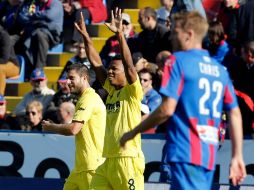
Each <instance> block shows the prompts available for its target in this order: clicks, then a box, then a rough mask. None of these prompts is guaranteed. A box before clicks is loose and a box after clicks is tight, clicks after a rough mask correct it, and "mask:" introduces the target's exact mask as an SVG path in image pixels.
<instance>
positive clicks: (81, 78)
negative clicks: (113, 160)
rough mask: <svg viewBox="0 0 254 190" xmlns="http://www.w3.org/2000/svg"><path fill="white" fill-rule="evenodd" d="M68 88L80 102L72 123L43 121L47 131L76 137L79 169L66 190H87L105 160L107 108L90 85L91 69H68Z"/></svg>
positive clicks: (76, 168)
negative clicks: (89, 70) (103, 155)
mask: <svg viewBox="0 0 254 190" xmlns="http://www.w3.org/2000/svg"><path fill="white" fill-rule="evenodd" d="M68 85H69V87H70V90H71V93H74V94H76V95H77V96H78V97H79V99H78V102H77V104H76V107H75V114H74V118H73V120H72V122H71V123H70V124H54V123H50V122H49V121H42V126H43V130H44V131H50V132H55V133H59V134H62V135H75V144H76V153H75V166H74V169H73V170H72V172H71V174H70V176H69V177H68V178H67V180H66V182H65V184H64V190H87V189H88V188H89V185H90V182H91V179H92V177H93V176H94V174H95V170H96V169H97V167H98V166H99V165H101V164H102V163H103V161H104V160H105V159H104V158H102V150H103V144H104V134H105V126H106V108H105V105H104V103H103V101H102V100H101V98H100V97H99V95H98V94H96V93H95V91H94V89H92V88H91V87H90V85H89V74H88V68H87V67H86V66H85V65H82V64H74V65H71V66H70V67H69V68H68Z"/></svg>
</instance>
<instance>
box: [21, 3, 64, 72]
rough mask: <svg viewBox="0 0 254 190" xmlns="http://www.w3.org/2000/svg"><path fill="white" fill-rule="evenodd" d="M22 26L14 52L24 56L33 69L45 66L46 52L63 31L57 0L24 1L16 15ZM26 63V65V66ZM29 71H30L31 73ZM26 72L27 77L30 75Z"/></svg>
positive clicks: (60, 9) (60, 6)
mask: <svg viewBox="0 0 254 190" xmlns="http://www.w3.org/2000/svg"><path fill="white" fill-rule="evenodd" d="M18 21H19V23H20V24H21V25H22V26H23V29H22V32H21V34H20V38H19V39H18V41H17V43H16V48H17V49H16V51H17V52H18V53H22V54H24V55H26V57H27V58H28V59H27V62H28V61H29V63H30V64H31V65H32V66H30V67H26V68H28V69H29V68H31V69H32V70H33V69H34V68H43V67H44V66H45V65H46V59H47V53H48V50H49V49H50V48H51V47H53V46H55V45H57V44H59V43H60V41H61V33H62V30H63V7H62V4H61V2H60V1H59V0H33V1H30V0H25V1H24V3H23V4H22V6H21V10H20V12H19V15H18ZM27 62H26V64H28V63H27ZM32 70H31V71H32ZM31 71H30V70H28V71H27V72H26V73H27V74H28V76H29V75H30V73H31Z"/></svg>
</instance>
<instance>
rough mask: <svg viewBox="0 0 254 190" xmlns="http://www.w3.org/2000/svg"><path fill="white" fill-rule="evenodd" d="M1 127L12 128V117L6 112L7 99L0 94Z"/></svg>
mask: <svg viewBox="0 0 254 190" xmlns="http://www.w3.org/2000/svg"><path fill="white" fill-rule="evenodd" d="M0 129H11V117H9V115H8V114H7V113H6V100H5V98H4V96H3V95H0Z"/></svg>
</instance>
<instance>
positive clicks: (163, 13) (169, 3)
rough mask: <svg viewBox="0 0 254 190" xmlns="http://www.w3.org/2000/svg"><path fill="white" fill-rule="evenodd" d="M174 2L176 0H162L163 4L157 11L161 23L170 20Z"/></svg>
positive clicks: (164, 23)
mask: <svg viewBox="0 0 254 190" xmlns="http://www.w3.org/2000/svg"><path fill="white" fill-rule="evenodd" d="M173 4H174V0H161V5H162V7H160V8H159V9H158V10H157V11H156V12H157V21H158V23H160V24H163V25H166V23H167V22H168V21H169V17H170V13H171V10H172V7H173Z"/></svg>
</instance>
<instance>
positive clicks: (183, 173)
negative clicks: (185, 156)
mask: <svg viewBox="0 0 254 190" xmlns="http://www.w3.org/2000/svg"><path fill="white" fill-rule="evenodd" d="M170 167H171V172H172V178H171V181H172V182H171V188H170V189H171V190H185V189H187V190H210V189H211V188H212V182H213V175H214V171H213V170H212V171H211V170H207V169H206V168H204V167H201V166H196V165H193V164H188V163H181V162H179V163H178V162H171V163H170Z"/></svg>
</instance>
